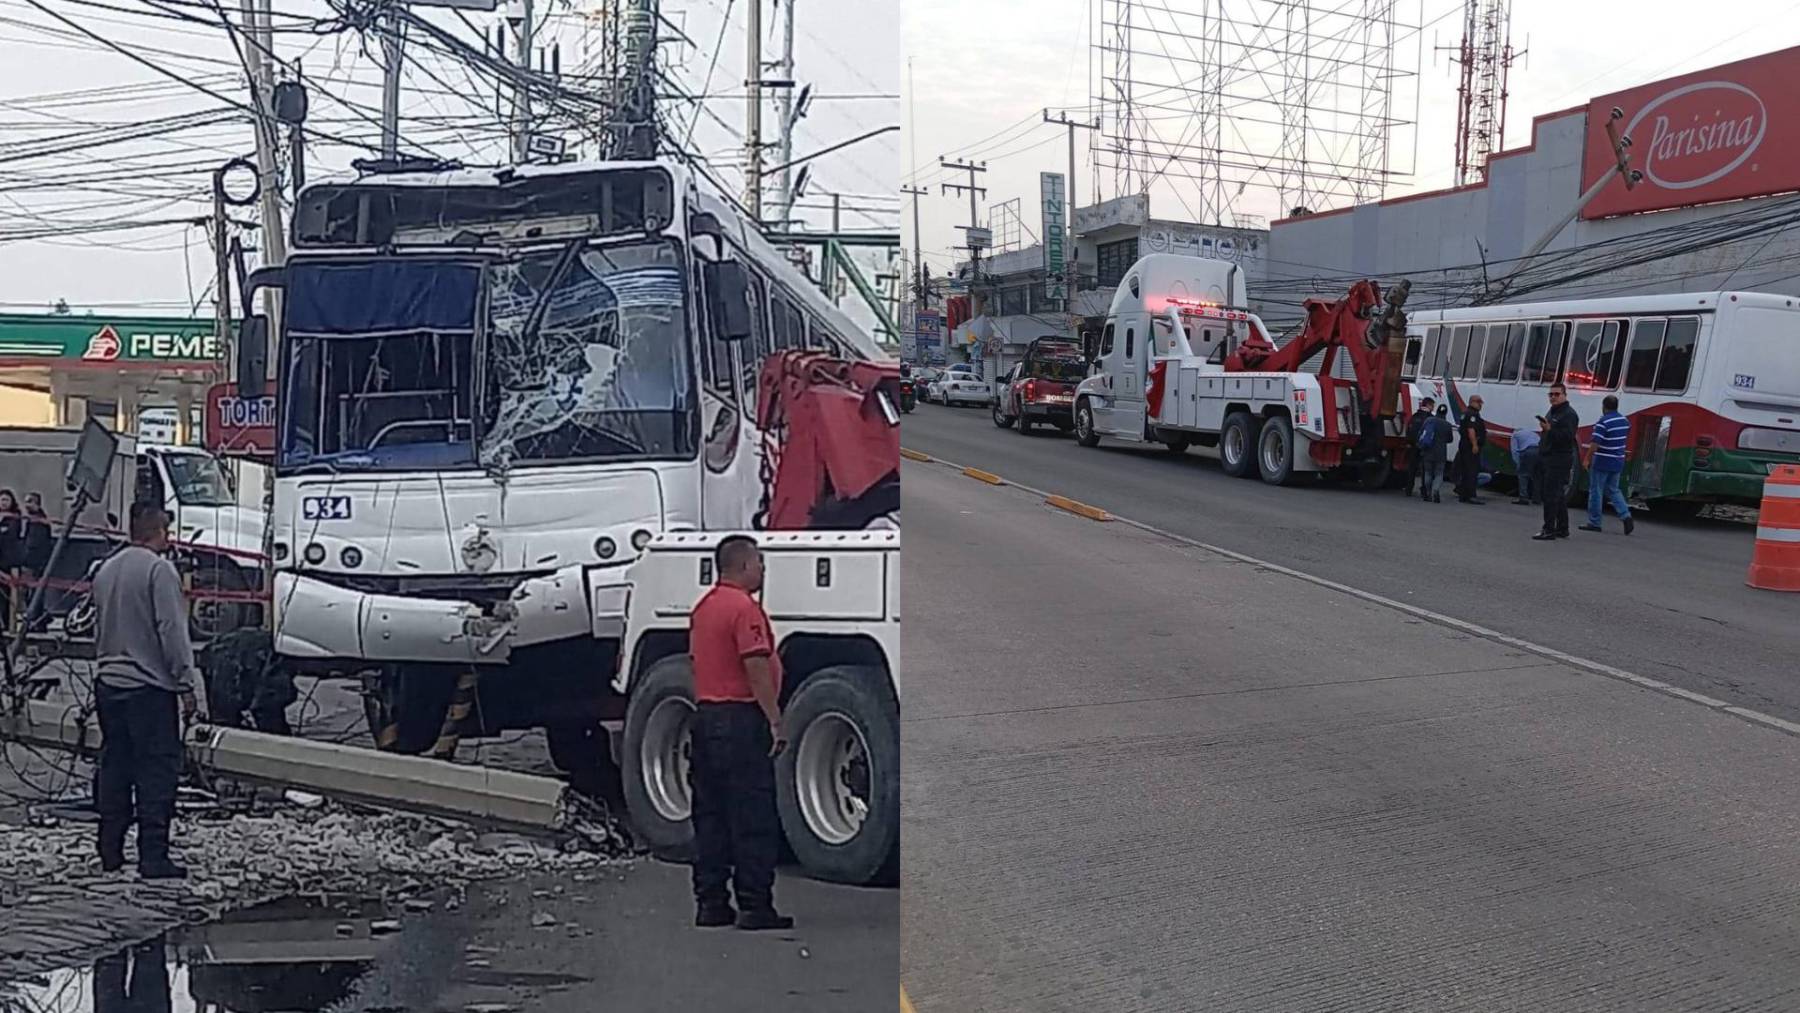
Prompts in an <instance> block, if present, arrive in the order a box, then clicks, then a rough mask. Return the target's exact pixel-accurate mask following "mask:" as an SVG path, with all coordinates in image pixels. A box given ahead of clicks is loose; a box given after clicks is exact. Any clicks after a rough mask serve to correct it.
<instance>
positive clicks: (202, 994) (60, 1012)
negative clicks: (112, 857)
mask: <svg viewBox="0 0 1800 1013" xmlns="http://www.w3.org/2000/svg"><path fill="white" fill-rule="evenodd" d="M399 928H400V922H399V920H398V919H397V918H396V917H395V916H394V912H393V911H391V910H390V909H389V908H388V907H386V906H385V905H383V904H382V903H381V902H379V901H371V900H364V899H360V898H329V897H328V898H322V899H321V898H306V899H300V898H290V899H286V900H279V901H273V902H271V903H268V904H262V905H258V906H256V907H252V908H246V909H244V910H241V911H238V912H235V913H233V914H232V915H230V916H228V917H226V918H223V919H220V920H219V921H215V922H209V923H206V924H204V925H199V926H194V927H191V928H184V929H178V930H175V931H172V932H169V933H167V934H165V935H162V936H158V937H157V938H155V939H151V940H148V941H146V942H143V943H140V944H138V945H135V946H132V947H129V948H127V949H124V950H121V951H119V952H117V953H113V954H110V955H108V956H106V957H102V958H101V959H99V960H97V961H95V962H94V963H93V964H92V965H89V966H86V967H69V968H63V969H60V970H57V971H54V972H51V973H50V974H47V975H43V976H40V977H37V978H33V979H26V980H21V981H12V982H0V1013H203V1011H204V1013H321V1011H327V1010H330V1011H333V1013H337V1011H340V1010H341V1011H344V1013H350V1011H363V1013H376V1011H391V1013H397V1011H400V1010H404V1009H407V1008H408V1007H407V1005H405V1004H401V1005H392V1004H389V1005H377V1004H374V1003H369V1002H360V1001H356V997H357V993H358V991H359V988H358V986H359V983H361V982H362V981H363V979H364V978H365V977H366V976H367V975H368V974H369V972H370V971H371V969H373V968H374V967H375V965H376V963H377V962H378V961H379V960H380V959H381V957H382V956H383V954H384V953H385V952H386V951H388V950H389V949H391V948H392V947H394V946H396V945H397V944H399V942H400V935H399Z"/></svg>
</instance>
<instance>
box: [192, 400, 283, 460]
mask: <svg viewBox="0 0 1800 1013" xmlns="http://www.w3.org/2000/svg"><path fill="white" fill-rule="evenodd" d="M205 437H206V449H208V450H210V451H212V452H213V453H215V454H218V455H220V456H223V457H267V456H269V455H270V454H273V453H274V451H275V395H273V394H266V395H264V396H262V397H259V398H241V397H238V394H237V385H236V384H230V383H215V384H213V385H212V387H211V388H209V389H208V390H207V392H206V425H205Z"/></svg>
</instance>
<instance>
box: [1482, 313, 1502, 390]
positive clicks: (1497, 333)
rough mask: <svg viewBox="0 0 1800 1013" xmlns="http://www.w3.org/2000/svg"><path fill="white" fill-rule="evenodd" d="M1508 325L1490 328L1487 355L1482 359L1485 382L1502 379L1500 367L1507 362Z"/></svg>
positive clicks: (1494, 325) (1496, 325) (1497, 325)
mask: <svg viewBox="0 0 1800 1013" xmlns="http://www.w3.org/2000/svg"><path fill="white" fill-rule="evenodd" d="M1508 333H1509V330H1508V325H1506V324H1493V325H1491V326H1489V327H1488V341H1487V354H1486V355H1484V356H1482V359H1481V378H1482V379H1483V380H1498V379H1500V367H1501V365H1502V364H1503V363H1505V361H1506V336H1507V334H1508Z"/></svg>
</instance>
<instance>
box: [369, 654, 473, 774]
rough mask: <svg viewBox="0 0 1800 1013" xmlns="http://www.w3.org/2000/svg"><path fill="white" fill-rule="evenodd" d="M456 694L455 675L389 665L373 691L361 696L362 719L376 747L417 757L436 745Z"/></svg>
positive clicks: (426, 668)
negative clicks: (364, 720) (365, 722)
mask: <svg viewBox="0 0 1800 1013" xmlns="http://www.w3.org/2000/svg"><path fill="white" fill-rule="evenodd" d="M455 694H456V676H455V675H454V674H452V673H450V672H447V671H442V670H439V669H433V668H430V667H427V666H423V665H392V666H388V667H387V668H386V669H385V670H384V671H383V672H382V673H381V675H380V677H379V679H378V680H377V682H376V685H375V688H374V692H372V693H371V692H368V691H365V692H364V694H363V716H364V717H365V718H367V719H368V722H369V736H370V737H371V738H373V739H374V740H375V748H377V749H379V750H381V751H383V752H389V753H400V754H402V755H404V756H418V755H419V754H421V753H424V752H425V751H427V750H429V749H430V748H431V747H432V746H434V745H436V744H437V740H438V737H439V735H440V734H441V733H442V732H443V730H444V712H445V711H447V710H449V708H450V698H451V697H452V696H454V695H455Z"/></svg>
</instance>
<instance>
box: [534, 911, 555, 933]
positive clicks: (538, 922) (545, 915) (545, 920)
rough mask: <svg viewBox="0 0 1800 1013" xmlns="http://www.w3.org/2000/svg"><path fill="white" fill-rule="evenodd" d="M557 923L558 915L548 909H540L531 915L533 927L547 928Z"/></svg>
mask: <svg viewBox="0 0 1800 1013" xmlns="http://www.w3.org/2000/svg"><path fill="white" fill-rule="evenodd" d="M555 924H556V916H555V915H553V914H551V913H550V912H548V911H539V912H538V913H537V914H534V915H532V916H531V927H532V928H534V929H547V928H550V927H551V926H553V925H555Z"/></svg>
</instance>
